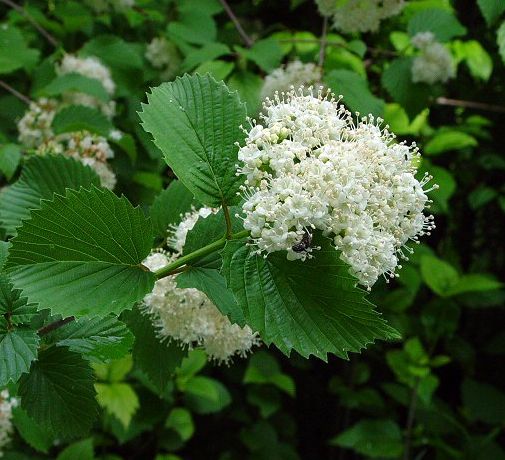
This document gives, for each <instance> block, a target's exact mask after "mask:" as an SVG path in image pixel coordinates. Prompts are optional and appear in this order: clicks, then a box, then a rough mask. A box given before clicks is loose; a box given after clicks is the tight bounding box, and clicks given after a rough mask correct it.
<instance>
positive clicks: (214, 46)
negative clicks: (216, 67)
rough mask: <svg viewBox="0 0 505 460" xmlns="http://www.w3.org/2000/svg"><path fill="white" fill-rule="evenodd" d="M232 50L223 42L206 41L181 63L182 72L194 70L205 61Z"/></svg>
mask: <svg viewBox="0 0 505 460" xmlns="http://www.w3.org/2000/svg"><path fill="white" fill-rule="evenodd" d="M229 52H230V48H229V47H228V46H227V45H225V44H223V43H206V44H205V45H204V46H202V47H201V48H200V49H198V50H196V51H193V52H192V53H190V54H188V55H187V56H186V58H185V59H184V61H183V62H182V65H181V72H187V71H189V70H193V69H194V68H195V67H196V66H197V65H199V64H202V63H203V62H208V61H212V60H213V59H216V58H218V57H221V56H224V55H225V54H228V53H229Z"/></svg>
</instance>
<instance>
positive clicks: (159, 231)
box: [149, 180, 196, 239]
mask: <svg viewBox="0 0 505 460" xmlns="http://www.w3.org/2000/svg"><path fill="white" fill-rule="evenodd" d="M195 204H196V203H195V198H194V197H193V194H192V193H191V192H190V191H189V190H188V189H187V188H186V187H185V186H184V184H183V183H182V182H181V181H180V180H174V181H172V183H171V184H170V185H169V186H168V187H167V188H166V189H165V190H163V191H162V192H161V193H160V194H159V195H158V196H157V197H156V198H155V200H154V202H153V204H152V205H151V209H150V211H149V215H150V216H151V220H152V221H153V227H154V231H155V233H156V236H158V237H160V238H163V239H165V238H166V237H167V230H168V228H169V227H170V226H171V225H176V224H178V223H179V222H180V221H181V216H182V215H184V213H186V212H188V211H190V210H191V207H192V206H193V205H195Z"/></svg>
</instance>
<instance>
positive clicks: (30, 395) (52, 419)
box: [19, 347, 98, 438]
mask: <svg viewBox="0 0 505 460" xmlns="http://www.w3.org/2000/svg"><path fill="white" fill-rule="evenodd" d="M19 395H20V396H21V407H22V408H23V409H25V410H26V412H27V413H28V415H29V416H30V417H32V418H33V419H34V420H35V422H37V423H40V424H43V425H44V426H47V427H48V429H50V430H51V432H52V433H54V434H55V435H57V436H58V437H61V438H72V437H77V436H83V435H85V434H86V433H87V432H88V431H89V430H90V429H91V426H92V424H93V422H94V420H95V418H96V416H97V413H98V412H97V409H98V406H97V403H96V400H95V390H94V388H93V372H92V370H91V368H90V367H89V364H88V362H87V361H85V360H84V359H83V358H81V357H80V356H79V355H78V354H77V353H74V352H72V351H69V350H68V349H67V348H64V347H51V348H48V349H46V350H44V351H41V352H40V354H39V359H38V361H35V362H34V363H33V364H32V367H31V369H30V373H29V374H28V375H26V376H23V377H22V379H21V382H20V385H19Z"/></svg>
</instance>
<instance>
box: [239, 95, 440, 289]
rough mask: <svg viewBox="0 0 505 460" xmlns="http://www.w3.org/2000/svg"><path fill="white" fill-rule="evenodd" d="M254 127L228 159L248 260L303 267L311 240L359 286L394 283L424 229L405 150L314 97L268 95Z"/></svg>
mask: <svg viewBox="0 0 505 460" xmlns="http://www.w3.org/2000/svg"><path fill="white" fill-rule="evenodd" d="M357 116H358V115H357ZM260 117H261V124H256V123H254V122H253V123H251V128H250V130H249V131H248V132H247V139H246V144H245V145H244V146H243V147H241V148H240V150H239V154H238V156H239V160H240V161H241V164H240V165H239V167H238V173H239V174H243V175H245V176H246V181H245V186H244V187H243V194H244V198H245V202H244V204H243V206H242V210H243V213H244V216H243V219H244V228H245V229H247V230H249V231H250V232H251V237H252V239H253V241H254V244H255V245H256V246H257V248H258V252H259V253H263V254H265V255H267V254H268V253H271V252H276V251H287V257H288V259H290V260H293V259H302V260H303V259H305V258H306V257H311V251H312V250H313V249H316V248H311V247H310V237H309V236H310V235H311V234H312V233H313V232H314V231H315V230H319V231H321V232H322V233H323V234H324V235H326V236H328V237H330V238H331V239H332V240H333V243H334V245H335V248H336V249H337V250H339V251H340V257H341V259H342V260H343V261H345V262H346V263H347V264H349V266H350V272H351V274H352V275H354V276H356V277H357V279H358V281H359V282H360V283H361V284H363V285H364V286H366V287H368V288H370V287H371V286H372V285H373V284H374V283H375V282H376V281H377V279H378V278H379V276H381V275H384V276H385V277H386V278H387V277H393V276H395V269H396V268H397V267H398V263H399V259H400V258H402V257H406V254H407V253H408V252H410V251H411V249H410V248H409V247H407V246H406V243H407V242H409V241H418V237H419V236H421V235H424V234H425V233H427V234H429V232H430V230H431V229H432V228H434V225H433V216H425V215H424V214H423V210H424V208H425V207H427V205H428V203H429V200H428V197H427V195H426V193H427V192H428V191H429V190H424V189H423V187H424V186H425V185H426V183H427V182H428V181H429V180H430V179H431V178H430V177H429V176H427V177H425V178H423V180H421V181H418V180H417V179H416V177H415V174H416V166H415V165H416V163H417V159H418V157H419V152H418V149H417V148H416V147H415V145H413V146H408V145H406V144H405V143H396V142H395V141H394V139H395V136H394V135H393V134H391V133H389V132H388V129H387V128H388V127H387V126H386V127H384V128H383V127H382V120H381V119H377V120H375V119H374V117H373V116H372V115H369V116H367V117H363V118H361V119H359V118H356V119H354V118H353V117H352V116H351V114H350V113H349V112H347V111H346V110H345V108H344V107H343V106H342V105H340V104H339V100H335V98H334V96H333V95H331V94H328V93H325V94H323V93H322V92H321V91H319V92H318V94H317V95H314V94H313V93H312V92H311V93H310V94H308V93H307V90H305V89H303V88H300V89H299V90H292V91H290V92H289V93H287V94H281V95H279V94H277V95H276V96H275V98H274V100H270V99H267V100H266V102H265V103H264V110H263V114H262V115H260ZM435 187H436V186H435Z"/></svg>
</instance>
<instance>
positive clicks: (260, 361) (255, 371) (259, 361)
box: [244, 351, 296, 398]
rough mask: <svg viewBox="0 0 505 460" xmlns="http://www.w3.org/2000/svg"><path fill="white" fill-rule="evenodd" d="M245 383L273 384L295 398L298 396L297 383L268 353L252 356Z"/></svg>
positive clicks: (261, 352)
mask: <svg viewBox="0 0 505 460" xmlns="http://www.w3.org/2000/svg"><path fill="white" fill-rule="evenodd" d="M244 383H256V384H271V385H274V386H276V387H277V388H278V389H279V390H282V391H284V392H285V393H286V394H288V395H289V396H291V397H293V398H294V397H295V395H296V384H295V381H294V380H293V379H292V378H291V377H290V376H289V375H287V374H284V373H283V372H282V371H281V368H280V366H279V363H278V362H277V360H276V359H275V358H274V357H273V356H271V355H270V354H268V353H267V352H266V351H259V352H257V353H255V354H254V355H252V356H251V358H250V359H249V364H248V366H247V369H246V371H245V374H244Z"/></svg>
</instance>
